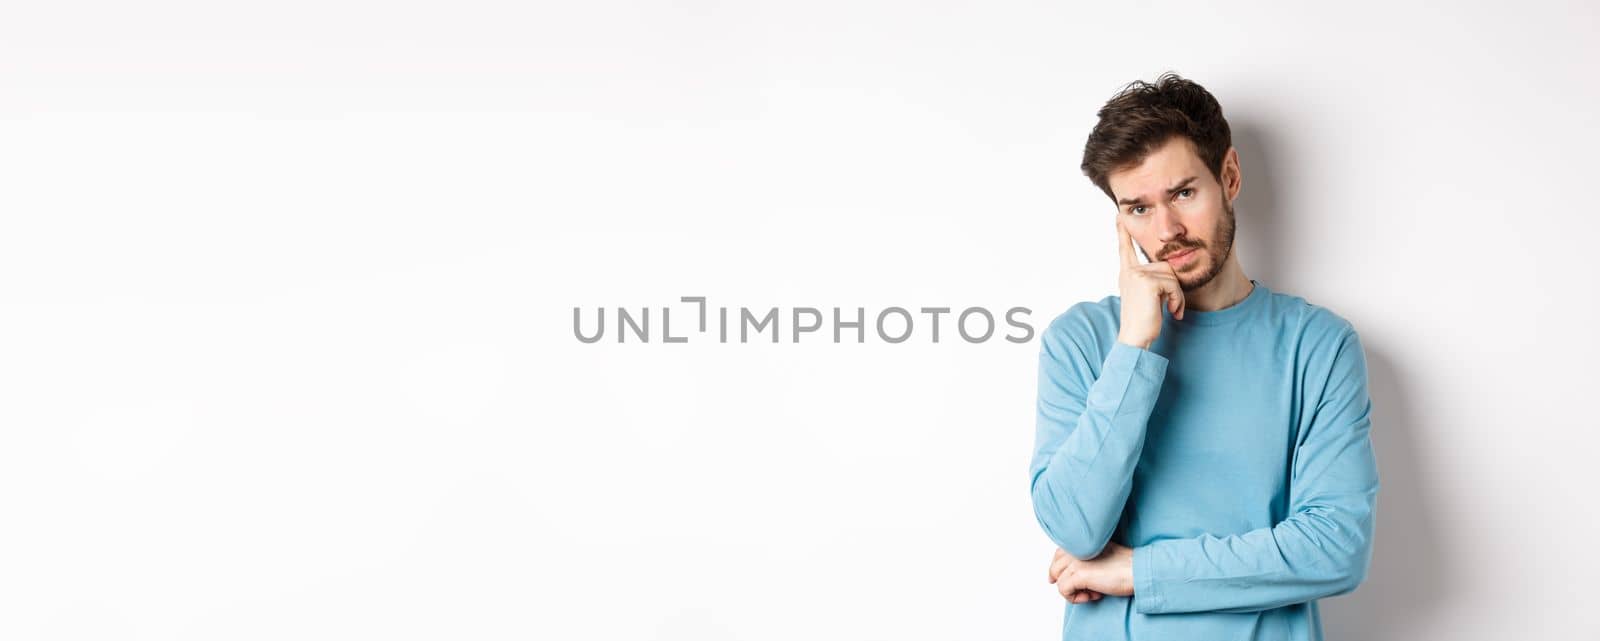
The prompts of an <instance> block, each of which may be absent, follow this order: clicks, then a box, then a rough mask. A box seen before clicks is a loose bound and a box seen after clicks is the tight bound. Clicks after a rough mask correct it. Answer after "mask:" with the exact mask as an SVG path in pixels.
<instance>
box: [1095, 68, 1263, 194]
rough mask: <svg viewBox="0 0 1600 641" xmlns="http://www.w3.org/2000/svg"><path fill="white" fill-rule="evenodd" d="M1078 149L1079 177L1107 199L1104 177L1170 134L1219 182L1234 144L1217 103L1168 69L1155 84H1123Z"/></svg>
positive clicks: (1107, 184) (1146, 153) (1136, 159)
mask: <svg viewBox="0 0 1600 641" xmlns="http://www.w3.org/2000/svg"><path fill="white" fill-rule="evenodd" d="M1098 115H1099V117H1100V122H1098V123H1096V124H1095V126H1094V130H1093V131H1091V132H1089V142H1088V143H1087V144H1085V145H1084V146H1083V174H1084V175H1085V176H1088V177H1089V180H1090V181H1092V182H1093V183H1094V184H1095V186H1096V187H1099V188H1100V191H1103V192H1106V196H1109V197H1110V198H1111V200H1112V201H1116V199H1117V197H1116V195H1115V194H1112V193H1111V183H1110V181H1109V180H1108V178H1107V177H1108V176H1109V175H1110V174H1111V172H1113V171H1118V170H1121V169H1127V168H1132V167H1135V166H1137V165H1138V164H1139V163H1140V162H1142V161H1143V160H1144V159H1145V157H1146V156H1149V155H1150V153H1151V152H1154V151H1155V150H1156V149H1157V148H1158V147H1160V146H1161V145H1163V144H1165V143H1166V142H1167V140H1168V139H1170V138H1172V137H1173V136H1185V137H1187V138H1188V139H1189V141H1190V142H1192V143H1194V148H1195V151H1196V152H1198V153H1199V154H1200V160H1202V161H1204V162H1205V164H1206V167H1207V168H1209V169H1210V170H1211V176H1212V177H1213V178H1216V179H1217V181H1218V182H1221V181H1222V157H1223V156H1225V155H1227V153H1228V148H1229V147H1231V146H1232V145H1233V137H1232V134H1231V133H1230V132H1229V130H1228V121H1227V119H1225V118H1223V117H1222V105H1221V104H1218V103H1217V99H1216V98H1215V97H1213V96H1212V95H1211V92H1209V91H1206V89H1205V87H1201V86H1200V85H1198V84H1195V83H1194V82H1193V81H1191V80H1187V79H1184V78H1182V77H1180V76H1179V75H1178V74H1176V73H1173V72H1171V71H1168V72H1166V73H1163V74H1161V76H1160V77H1159V78H1156V82H1155V84H1151V83H1148V82H1144V81H1142V80H1135V81H1133V82H1131V83H1128V84H1127V85H1126V86H1124V87H1123V88H1122V89H1121V90H1120V91H1118V92H1117V94H1116V95H1114V96H1112V97H1111V99H1110V100H1108V101H1106V104H1105V106H1104V107H1101V108H1100V113H1099V114H1098Z"/></svg>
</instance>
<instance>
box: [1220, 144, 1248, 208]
mask: <svg viewBox="0 0 1600 641" xmlns="http://www.w3.org/2000/svg"><path fill="white" fill-rule="evenodd" d="M1242 187H1244V176H1243V175H1242V174H1241V172H1240V171H1239V150H1238V149H1236V148H1234V147H1232V146H1229V147H1228V153H1227V154H1225V155H1223V156H1222V191H1223V193H1224V194H1226V195H1227V196H1228V202H1229V203H1232V202H1233V201H1234V199H1236V198H1238V197H1239V190H1240V188H1242Z"/></svg>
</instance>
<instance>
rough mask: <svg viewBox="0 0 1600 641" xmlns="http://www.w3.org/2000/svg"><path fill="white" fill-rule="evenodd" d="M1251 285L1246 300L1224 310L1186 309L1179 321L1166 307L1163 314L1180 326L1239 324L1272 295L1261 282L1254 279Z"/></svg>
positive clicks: (1163, 307)
mask: <svg viewBox="0 0 1600 641" xmlns="http://www.w3.org/2000/svg"><path fill="white" fill-rule="evenodd" d="M1250 283H1251V284H1252V285H1253V287H1251V288H1250V293H1249V294H1247V295H1245V297H1244V299H1242V300H1240V301H1239V302H1237V303H1234V304H1232V305H1229V306H1227V307H1224V308H1222V309H1214V310H1211V311H1208V312H1202V311H1197V310H1193V309H1186V310H1183V320H1177V319H1174V318H1172V312H1169V311H1166V307H1165V306H1162V308H1161V309H1162V314H1164V315H1165V316H1166V317H1167V319H1169V320H1170V321H1171V322H1175V323H1178V324H1180V325H1224V324H1227V323H1235V322H1238V321H1239V319H1242V318H1244V317H1246V316H1249V315H1250V313H1251V312H1252V310H1255V309H1257V308H1259V307H1261V305H1262V303H1265V302H1266V300H1267V296H1268V295H1269V294H1270V292H1268V290H1267V286H1266V285H1262V284H1261V281H1258V280H1256V279H1254V278H1252V279H1250Z"/></svg>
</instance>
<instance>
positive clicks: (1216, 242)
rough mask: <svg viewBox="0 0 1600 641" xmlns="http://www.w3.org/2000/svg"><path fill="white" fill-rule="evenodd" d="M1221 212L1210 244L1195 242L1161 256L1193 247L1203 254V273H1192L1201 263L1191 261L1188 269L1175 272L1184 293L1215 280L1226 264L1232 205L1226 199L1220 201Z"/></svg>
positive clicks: (1229, 246)
mask: <svg viewBox="0 0 1600 641" xmlns="http://www.w3.org/2000/svg"><path fill="white" fill-rule="evenodd" d="M1222 210H1223V212H1224V215H1223V216H1222V220H1220V221H1218V222H1217V228H1216V229H1213V230H1212V234H1211V238H1212V239H1213V240H1212V241H1211V242H1202V241H1196V242H1192V243H1188V244H1184V245H1178V246H1174V247H1172V248H1170V249H1167V250H1165V251H1164V252H1163V254H1162V255H1164V256H1170V255H1172V254H1174V253H1177V252H1181V251H1183V250H1185V249H1188V248H1190V247H1194V248H1195V249H1196V251H1198V252H1202V253H1204V254H1205V256H1206V260H1205V271H1203V272H1196V271H1194V270H1195V268H1196V267H1198V266H1200V265H1201V262H1200V261H1192V262H1190V263H1189V265H1188V269H1184V270H1179V271H1178V272H1177V275H1178V285H1179V286H1180V287H1181V288H1182V289H1183V291H1185V292H1189V291H1194V290H1196V289H1199V288H1201V287H1204V286H1205V285H1206V283H1209V282H1211V279H1213V278H1216V277H1217V274H1220V273H1222V265H1223V264H1224V263H1226V262H1228V255H1229V254H1230V253H1232V252H1233V231H1234V220H1233V203H1230V202H1228V201H1227V199H1226V198H1224V199H1223V201H1222Z"/></svg>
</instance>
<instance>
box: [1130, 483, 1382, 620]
mask: <svg viewBox="0 0 1600 641" xmlns="http://www.w3.org/2000/svg"><path fill="white" fill-rule="evenodd" d="M1374 491H1375V490H1374ZM1371 540H1372V519H1371V512H1370V511H1361V512H1341V511H1335V510H1312V511H1306V512H1300V513H1297V514H1295V515H1294V516H1292V517H1290V518H1288V519H1285V520H1284V521H1283V522H1281V523H1279V524H1278V525H1276V526H1274V527H1270V528H1261V529H1257V530H1253V531H1250V532H1246V533H1244V534H1239V535H1229V536H1221V537H1219V536H1213V535H1203V536H1200V537H1196V538H1189V539H1166V540H1160V541H1156V542H1154V543H1150V544H1148V545H1143V546H1139V547H1136V548H1134V552H1133V575H1134V606H1135V609H1136V610H1137V611H1138V612H1140V613H1143V614H1164V613H1174V612H1200V611H1215V612H1251V611H1257V610H1266V609H1271V608H1277V607H1282V606H1285V605H1290V604H1294V603H1304V602H1307V601H1313V600H1316V599H1320V598H1324V597H1330V596H1336V595H1340V594H1345V593H1347V592H1350V591H1352V590H1354V589H1355V588H1356V586H1357V585H1359V584H1360V583H1361V581H1362V580H1363V579H1364V578H1365V577H1366V573H1367V568H1368V566H1369V564H1370V560H1371V549H1372V546H1371Z"/></svg>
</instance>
